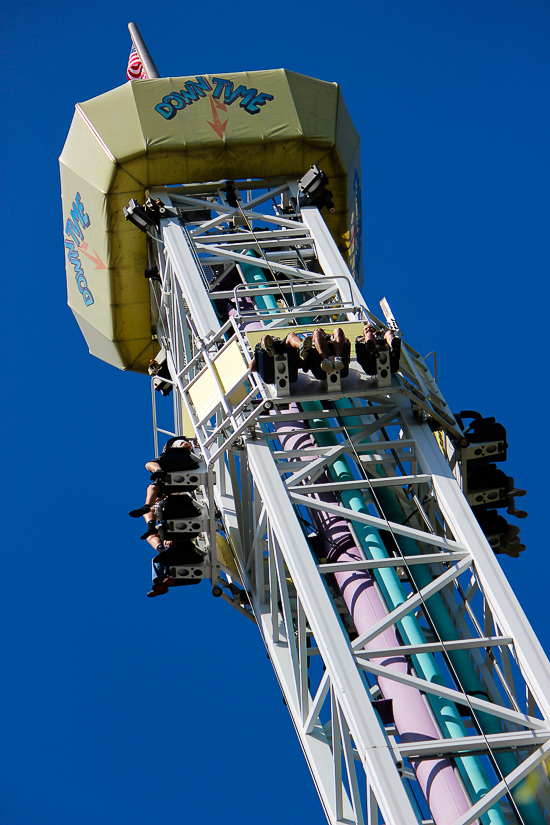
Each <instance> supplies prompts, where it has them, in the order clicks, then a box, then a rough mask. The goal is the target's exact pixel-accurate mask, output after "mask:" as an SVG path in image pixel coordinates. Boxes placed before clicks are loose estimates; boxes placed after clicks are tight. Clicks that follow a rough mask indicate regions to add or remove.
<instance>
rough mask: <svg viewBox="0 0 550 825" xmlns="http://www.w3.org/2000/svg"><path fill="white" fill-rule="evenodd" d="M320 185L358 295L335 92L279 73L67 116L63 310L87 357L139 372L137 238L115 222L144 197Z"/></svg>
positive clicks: (151, 90)
mask: <svg viewBox="0 0 550 825" xmlns="http://www.w3.org/2000/svg"><path fill="white" fill-rule="evenodd" d="M312 164H317V165H318V166H320V167H321V168H322V169H323V171H324V172H326V174H327V175H328V177H329V179H330V183H329V187H330V189H331V191H332V192H333V194H334V197H333V201H334V204H335V207H336V211H335V213H334V214H325V219H326V220H327V225H328V227H329V229H330V231H331V233H332V235H333V237H334V238H335V240H336V243H337V244H338V246H339V248H340V250H341V252H342V254H343V255H344V257H345V259H346V260H348V262H349V264H350V269H351V271H352V274H353V275H354V277H355V279H356V280H357V281H358V283H361V279H362V271H361V238H360V227H361V215H360V209H361V200H360V199H361V190H360V174H361V173H360V157H359V136H358V134H357V132H356V131H355V128H354V126H353V123H352V121H351V118H350V116H349V113H348V111H347V109H346V106H345V104H344V101H343V99H342V95H341V92H340V87H339V86H338V85H337V84H336V83H326V82H324V81H320V80H315V79H313V78H309V77H305V76H304V75H299V74H296V73H294V72H288V71H286V70H284V69H276V70H271V71H262V72H241V73H237V74H221V75H199V76H195V77H176V78H159V79H154V80H142V81H131V82H129V83H126V84H125V85H124V86H120V87H119V88H117V89H114V90H113V91H111V92H107V93H106V94H103V95H100V96H99V97H96V98H94V99H93V100H89V101H87V102H86V103H82V104H78V105H77V106H76V111H75V115H74V118H73V122H72V124H71V128H70V131H69V135H68V137H67V140H66V142H65V146H64V148H63V152H62V154H61V157H60V167H61V191H62V201H63V228H64V238H65V252H66V267H67V291H68V303H69V306H70V307H71V309H72V311H73V313H74V314H75V317H76V319H77V321H78V324H79V326H80V328H81V330H82V332H83V334H84V337H85V339H86V341H87V344H88V347H89V349H90V352H91V353H92V354H93V355H96V356H97V357H99V358H101V359H102V360H104V361H107V362H108V363H110V364H113V365H115V366H117V367H119V368H121V369H130V370H135V371H138V372H145V371H146V369H147V365H148V363H149V359H150V358H151V357H153V356H154V355H155V354H156V351H157V350H158V344H156V343H155V341H154V339H153V334H154V333H155V330H154V329H152V318H151V311H150V298H149V286H148V281H147V280H146V278H144V270H145V269H146V268H147V266H148V263H147V245H146V236H145V234H143V233H140V232H139V231H138V230H137V229H136V227H135V226H133V225H132V224H130V223H127V222H126V221H125V220H124V215H123V212H122V207H123V206H125V205H126V204H127V203H128V201H129V200H130V198H136V199H137V200H138V201H141V202H143V199H144V198H145V196H146V195H145V193H146V191H147V190H148V189H149V188H152V187H155V186H167V185H175V184H185V183H194V182H203V181H204V182H206V181H213V180H222V179H232V180H242V179H244V178H262V179H268V178H274V177H288V178H295V179H296V180H297V179H299V178H301V177H302V176H303V174H304V173H305V172H306V171H307V170H308V169H309V167H310V166H311V165H312Z"/></svg>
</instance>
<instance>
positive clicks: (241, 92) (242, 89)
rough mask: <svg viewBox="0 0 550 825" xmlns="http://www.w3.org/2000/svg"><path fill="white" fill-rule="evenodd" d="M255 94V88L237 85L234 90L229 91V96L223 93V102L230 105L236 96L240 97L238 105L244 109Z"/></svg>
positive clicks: (256, 91)
mask: <svg viewBox="0 0 550 825" xmlns="http://www.w3.org/2000/svg"><path fill="white" fill-rule="evenodd" d="M257 94H258V90H257V89H247V88H246V86H237V88H236V89H235V91H233V92H232V93H231V96H230V97H228V96H227V92H226V93H225V102H226V103H227V105H228V106H231V104H232V103H234V102H235V101H236V100H237V98H239V97H242V98H243V100H242V101H241V102H240V103H239V106H240V107H241V108H242V109H245V108H246V107H247V106H248V104H249V103H250V101H251V100H252V98H253V97H254V95H257Z"/></svg>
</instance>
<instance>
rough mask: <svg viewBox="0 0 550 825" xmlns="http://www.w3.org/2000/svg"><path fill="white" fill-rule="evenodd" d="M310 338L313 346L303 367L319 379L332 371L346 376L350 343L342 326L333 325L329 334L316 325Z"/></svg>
mask: <svg viewBox="0 0 550 825" xmlns="http://www.w3.org/2000/svg"><path fill="white" fill-rule="evenodd" d="M312 338H313V347H312V349H311V350H310V353H309V356H308V358H307V361H306V362H305V364H304V367H303V369H304V370H305V371H307V370H309V371H311V372H312V373H313V375H314V376H315V378H317V379H318V380H319V381H324V380H326V377H327V375H330V373H332V372H339V373H340V374H341V377H342V378H347V376H348V375H349V360H350V355H351V344H350V342H349V338H346V335H345V333H344V330H343V329H342V327H335V329H334V330H333V332H332V335H330V336H328V335H327V334H326V332H325V331H324V329H321V327H317V329H316V330H315V331H314V332H313V336H312Z"/></svg>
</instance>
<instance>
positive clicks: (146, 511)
mask: <svg viewBox="0 0 550 825" xmlns="http://www.w3.org/2000/svg"><path fill="white" fill-rule="evenodd" d="M182 449H183V450H186V451H187V453H186V454H185V453H183V454H182V453H181V452H179V451H180V450H182ZM192 450H193V446H192V444H190V442H189V441H187V440H186V439H185V438H182V437H181V436H175V437H174V438H170V439H169V440H168V441H167V442H166V444H165V445H164V447H163V450H162V453H161V455H160V456H159V457H158V458H155V459H154V460H153V461H148V462H147V464H146V465H145V469H146V470H148V471H149V472H150V473H152V476H151V481H153V484H150V485H149V486H148V487H147V493H146V496H145V504H144V505H143V506H142V507H138V508H137V509H136V510H130V512H129V513H128V515H129V516H131V517H132V518H139V517H140V516H143V518H144V519H145V523H146V524H147V531H146V532H145V533H144V534H143V535H142V536H141V539H148V538H149V536H154V535H155V534H157V528H156V526H155V520H154V518H151V510H152V509H153V507H154V505H155V504H156V503H157V501H159V500H160V499H161V498H163V495H162V488H161V485H160V484H159V483H157V482H159V481H161V480H162V477H163V475H165V474H166V473H167V472H170V471H172V470H176V469H177V470H183V469H195V468H196V467H197V465H198V464H199V459H198V458H197V457H196V456H195V455H193V453H192ZM186 465H187V466H186Z"/></svg>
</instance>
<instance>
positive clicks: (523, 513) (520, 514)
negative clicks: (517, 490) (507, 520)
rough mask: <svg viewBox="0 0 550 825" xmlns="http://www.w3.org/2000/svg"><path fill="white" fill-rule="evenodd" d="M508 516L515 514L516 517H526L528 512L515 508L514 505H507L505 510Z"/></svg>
mask: <svg viewBox="0 0 550 825" xmlns="http://www.w3.org/2000/svg"><path fill="white" fill-rule="evenodd" d="M506 512H507V513H508V515H509V516H515V517H516V518H527V516H528V515H529V513H528V512H527V511H526V510H516V508H515V507H508V509H507V510H506Z"/></svg>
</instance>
